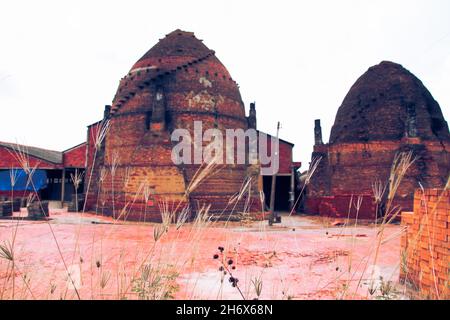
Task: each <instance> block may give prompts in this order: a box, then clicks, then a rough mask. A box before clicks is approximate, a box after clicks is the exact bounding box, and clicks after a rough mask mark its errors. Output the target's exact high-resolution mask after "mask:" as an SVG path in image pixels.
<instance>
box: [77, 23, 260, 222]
mask: <svg viewBox="0 0 450 320" xmlns="http://www.w3.org/2000/svg"><path fill="white" fill-rule="evenodd" d="M253 112H254V110H253ZM106 120H108V121H109V130H108V133H107V135H106V138H105V140H104V142H103V146H102V148H101V150H97V156H96V159H95V160H94V154H95V153H96V151H95V148H94V147H93V141H91V140H92V138H91V137H90V136H91V135H90V136H89V137H88V140H89V141H88V147H87V150H88V156H87V162H88V167H87V170H86V175H87V177H86V181H88V180H89V179H90V178H89V176H90V174H91V168H92V164H93V163H94V164H95V165H94V168H93V170H92V173H93V175H92V178H91V183H90V185H89V183H86V184H85V186H86V188H89V189H90V190H88V191H89V195H88V202H87V206H88V209H92V208H93V207H99V203H100V204H102V203H103V205H102V208H101V210H105V212H107V213H109V214H113V215H115V216H116V217H118V216H120V214H121V213H119V211H120V210H121V208H124V207H125V206H128V209H129V210H127V212H129V215H128V214H127V215H126V216H125V215H123V216H121V218H127V219H141V217H142V212H145V215H146V218H147V220H158V219H160V217H161V215H160V207H159V205H158V202H159V201H162V200H164V201H168V202H169V203H170V206H171V207H172V206H175V207H182V206H183V203H187V202H189V203H190V205H191V208H192V209H193V210H194V211H196V210H198V208H199V207H201V206H202V205H203V204H205V205H212V206H211V210H210V211H211V212H224V211H231V210H235V211H239V210H242V208H243V206H244V203H245V199H242V201H240V203H239V204H238V205H237V206H236V207H235V206H234V205H231V206H230V204H229V200H230V199H231V198H232V197H233V195H236V194H237V193H239V191H240V189H241V187H242V185H243V183H244V182H245V179H246V177H247V173H248V172H247V171H248V166H247V165H245V164H243V165H240V164H237V165H224V166H222V167H221V168H220V171H219V172H218V173H216V174H210V175H209V176H208V178H207V179H205V180H203V181H202V183H201V184H199V185H198V186H196V188H192V190H191V187H192V182H193V181H194V177H195V176H196V174H197V173H198V170H199V168H200V165H199V164H192V165H190V164H181V165H175V164H174V162H173V161H172V158H171V152H172V148H173V147H174V145H175V144H176V143H175V142H172V141H171V139H170V134H171V133H172V132H173V130H174V129H178V128H181V129H187V130H189V132H190V134H191V137H194V121H201V123H202V126H203V127H202V132H205V131H206V130H207V129H211V128H217V129H220V130H221V131H222V132H223V133H225V130H226V129H243V130H245V129H247V128H248V125H249V121H248V118H247V117H246V116H245V108H244V105H243V102H242V99H241V95H240V92H239V89H238V86H237V84H236V82H235V81H234V80H233V79H232V78H231V76H230V74H229V73H228V71H227V70H226V68H225V67H224V66H223V65H222V63H221V62H220V61H219V60H218V59H217V58H216V56H215V53H214V51H212V50H210V49H208V48H207V47H206V46H205V45H204V44H203V43H202V41H201V40H198V39H197V38H196V37H195V36H194V34H193V33H191V32H184V31H181V30H176V31H174V32H172V33H170V34H168V35H167V36H166V37H165V38H164V39H161V40H160V41H159V42H158V43H157V44H156V45H155V46H154V47H153V48H151V49H150V50H149V51H148V52H147V53H146V54H145V55H144V56H143V57H142V58H141V59H139V61H138V62H136V63H135V64H134V66H133V67H132V68H131V70H130V72H129V73H128V74H127V75H126V76H125V77H124V78H123V79H121V81H120V84H119V88H118V90H117V93H116V95H115V97H114V100H113V104H112V106H111V107H110V108H109V107H108V108H107V110H106V111H105V121H106ZM250 122H251V124H254V125H256V119H253V121H250ZM90 130H91V131H95V130H96V128H95V126H92V127H90ZM224 136H225V135H224ZM206 144H207V143H204V145H206ZM224 152H225V146H224ZM102 168H104V170H106V172H107V174H106V175H105V176H104V180H103V181H102V182H101V186H100V183H99V177H100V172H101V170H102ZM254 183H255V185H256V184H257V181H254ZM143 188H147V189H150V190H151V200H150V201H147V200H146V199H145V197H143ZM100 189H101V190H100ZM255 189H256V188H255ZM178 204H180V205H178Z"/></svg>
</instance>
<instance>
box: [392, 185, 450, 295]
mask: <svg viewBox="0 0 450 320" xmlns="http://www.w3.org/2000/svg"><path fill="white" fill-rule="evenodd" d="M449 224H450V190H446V191H443V190H439V189H428V190H425V193H423V192H422V191H421V190H418V191H416V193H415V195H414V212H403V213H402V225H403V226H405V227H406V231H405V233H404V234H403V236H402V240H401V250H402V253H401V261H402V266H401V269H400V280H401V281H406V282H408V283H410V284H412V285H413V286H414V287H415V288H417V289H419V290H420V291H421V294H422V295H423V296H424V297H427V298H433V299H438V298H439V299H448V298H449V297H450V295H449V275H450V268H449V264H450V259H449V257H450V254H449V253H450V252H449V251H450V247H449V240H450V231H449Z"/></svg>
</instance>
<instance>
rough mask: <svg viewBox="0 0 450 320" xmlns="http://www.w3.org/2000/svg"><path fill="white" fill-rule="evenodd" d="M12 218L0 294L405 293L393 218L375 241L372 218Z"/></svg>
mask: <svg viewBox="0 0 450 320" xmlns="http://www.w3.org/2000/svg"><path fill="white" fill-rule="evenodd" d="M17 217H18V216H17V214H16V220H5V219H4V220H0V243H2V244H3V245H6V246H10V244H11V241H12V238H13V234H14V232H15V230H17V234H16V237H15V241H14V246H13V248H14V249H13V251H14V261H15V263H14V276H13V273H12V272H11V262H10V261H8V260H7V259H4V258H0V295H1V299H11V298H12V297H13V296H14V298H15V299H165V298H169V299H171V298H174V299H244V298H245V299H255V298H257V297H259V298H260V299H403V298H406V297H407V296H406V295H405V292H406V291H405V290H406V289H405V288H404V286H403V285H401V284H400V283H399V281H398V278H399V268H400V261H401V254H400V235H401V226H399V225H388V226H386V228H385V229H384V231H383V234H382V239H381V241H379V240H378V239H379V238H377V233H379V232H380V227H379V226H375V225H374V224H369V223H363V222H362V224H358V225H355V221H354V220H350V221H348V222H347V221H345V220H341V221H335V220H327V219H324V218H320V217H311V216H292V217H289V216H283V218H282V223H281V224H277V225H274V226H273V227H269V226H268V225H267V221H264V222H263V221H258V222H255V221H248V222H229V223H226V222H213V223H209V224H208V223H197V224H195V223H185V224H184V225H182V226H179V225H178V226H177V225H176V224H173V225H171V226H170V227H169V229H168V230H161V227H160V226H161V225H159V224H153V223H145V224H144V223H136V222H134V223H132V222H118V221H114V220H112V219H110V218H106V217H99V216H96V215H94V214H73V213H67V212H64V211H62V210H60V211H58V210H56V211H54V212H52V213H51V218H50V220H49V221H29V220H26V219H23V220H21V219H17ZM159 234H162V235H161V236H160V238H159V239H158V240H157V241H155V238H158V235H159ZM378 243H379V244H380V246H379V250H378V252H379V253H378V257H377V258H376V259H375V255H376V253H375V252H376V251H377V250H376V248H377V246H378ZM219 247H223V251H221V250H219V249H218V248H219ZM230 260H231V261H230ZM375 260H376V261H375ZM229 263H231V264H229ZM226 270H228V271H229V272H231V273H232V276H233V278H237V279H238V281H237V282H235V284H236V286H233V281H232V282H230V279H229V278H230V275H229V273H227V274H226V275H225V272H226ZM68 272H69V273H70V275H71V276H70V277H69V276H68ZM13 278H14V281H12V280H13ZM13 289H14V290H13Z"/></svg>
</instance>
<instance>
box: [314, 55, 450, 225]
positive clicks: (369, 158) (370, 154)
mask: <svg viewBox="0 0 450 320" xmlns="http://www.w3.org/2000/svg"><path fill="white" fill-rule="evenodd" d="M404 151H412V152H413V154H414V156H415V157H417V161H415V162H414V164H413V166H412V167H411V168H410V169H409V171H408V173H407V175H406V177H405V179H404V180H403V182H402V184H401V186H400V188H399V190H398V192H397V196H396V204H397V205H400V206H401V207H402V208H403V209H404V210H407V211H411V210H412V208H413V197H414V190H415V189H416V188H419V183H420V184H422V186H424V187H425V188H440V187H443V186H444V185H445V182H446V180H447V178H448V176H449V173H450V162H449V160H450V158H449V157H450V154H449V152H450V135H449V129H448V125H447V122H446V121H445V119H444V117H443V114H442V111H441V108H440V107H439V104H438V103H437V102H436V101H435V100H434V99H433V97H432V95H431V94H430V92H429V91H428V90H427V89H426V88H425V86H424V85H423V84H422V82H421V81H420V80H419V79H418V78H416V77H415V76H414V75H413V74H412V73H410V72H409V71H408V70H406V69H405V68H403V67H402V66H401V65H399V64H395V63H392V62H382V63H380V64H379V65H376V66H374V67H371V68H370V69H369V70H368V71H367V72H366V73H365V74H363V75H362V76H361V77H360V78H359V79H358V80H357V81H356V83H355V84H354V85H353V87H352V88H351V89H350V91H349V93H348V94H347V96H346V97H345V99H344V101H343V103H342V105H341V107H340V108H339V110H338V112H337V115H336V120H335V123H334V125H333V127H332V130H331V136H330V140H329V143H328V144H324V143H323V142H322V133H321V127H320V120H316V126H315V146H314V152H313V155H312V156H313V158H314V157H322V161H321V163H320V165H319V168H318V170H317V172H316V174H315V175H314V176H313V179H312V181H311V185H310V186H309V187H308V193H307V200H306V203H305V209H306V211H307V212H308V213H314V214H317V213H319V214H321V215H328V216H342V217H346V216H347V215H348V213H349V207H350V206H349V203H350V199H351V197H352V195H353V199H355V200H356V197H358V196H363V202H362V206H361V208H360V210H359V217H360V218H373V217H374V215H375V211H376V210H375V205H374V198H373V192H372V184H373V183H374V182H375V181H376V180H379V181H381V182H383V183H387V181H388V178H389V172H390V168H391V165H392V162H393V160H394V157H395V155H396V154H397V153H399V152H404ZM350 215H351V216H355V215H356V208H355V206H354V205H352V206H351V209H350Z"/></svg>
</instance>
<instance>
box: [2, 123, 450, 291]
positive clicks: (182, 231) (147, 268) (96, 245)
mask: <svg viewBox="0 0 450 320" xmlns="http://www.w3.org/2000/svg"><path fill="white" fill-rule="evenodd" d="M108 128H109V123H104V124H102V125H101V127H100V130H99V132H98V133H97V135H96V136H95V137H94V141H95V146H96V152H95V155H96V154H97V149H98V148H100V147H101V143H102V141H103V139H104V137H105V135H106V132H107V130H108ZM18 150H19V151H16V152H15V157H16V159H17V161H18V162H19V163H21V164H22V167H23V169H24V171H25V172H27V173H28V174H29V176H30V177H32V174H33V172H34V171H35V170H36V167H30V165H29V159H28V158H27V152H26V150H22V149H18ZM111 159H112V160H111V163H112V165H111V166H110V167H109V171H108V169H106V168H101V170H100V175H99V181H98V186H99V187H98V191H97V207H98V203H99V201H102V200H99V199H100V198H101V197H100V195H101V194H102V192H103V191H102V186H103V184H104V182H105V181H106V177H107V175H108V174H110V175H111V176H112V177H113V179H112V180H111V181H112V184H113V183H114V182H113V181H114V177H115V176H116V174H117V172H118V171H117V168H118V167H119V164H120V159H119V157H118V156H117V154H116V155H114V154H112V155H111ZM92 161H93V164H95V161H96V160H95V156H94V158H93V160H92ZM320 161H321V159H320V158H317V159H313V161H312V162H311V165H310V168H309V170H308V173H307V175H306V179H305V182H304V184H303V186H302V189H301V192H300V195H299V196H298V197H297V199H296V201H295V205H294V208H295V207H296V206H297V204H298V203H299V201H300V198H301V196H302V195H303V193H304V191H305V189H306V187H307V185H308V184H309V183H310V182H311V178H312V177H313V175H314V173H315V172H316V170H317V168H318V166H319V164H320ZM414 161H415V160H414V159H413V157H412V154H411V153H407V154H401V155H399V156H397V157H396V158H395V160H394V162H393V165H392V169H391V173H390V177H389V182H388V184H386V185H384V184H382V183H381V182H380V181H376V182H374V184H373V193H374V199H375V202H376V204H377V209H376V210H377V213H376V214H377V218H379V219H376V221H375V222H376V225H375V228H377V230H378V232H377V237H376V241H374V242H373V244H372V246H371V249H370V252H369V254H368V255H367V256H366V257H364V258H363V259H362V260H360V261H358V260H356V259H355V257H353V256H352V254H349V255H348V256H347V257H346V267H345V269H346V272H345V273H343V274H345V275H347V276H348V277H347V279H345V280H344V281H343V284H342V286H341V290H339V291H338V293H337V295H336V298H338V299H351V298H355V297H356V296H357V292H356V291H357V290H358V289H357V288H358V287H359V285H360V284H361V283H362V282H363V280H364V279H365V277H366V276H367V274H368V273H370V272H371V271H370V266H371V265H376V264H377V260H378V258H379V252H380V248H381V247H382V245H383V244H384V243H386V242H388V241H391V240H393V239H395V238H396V237H398V236H400V235H401V234H400V233H399V234H398V235H397V234H395V235H393V236H391V237H390V238H385V237H384V231H385V228H386V227H387V225H389V223H391V222H392V221H393V219H395V217H396V216H397V215H398V214H399V213H400V208H398V207H396V206H394V205H393V203H394V199H395V195H396V192H397V190H398V188H399V186H400V184H401V181H402V179H403V177H404V176H405V174H406V172H407V170H408V169H409V168H410V166H411V165H412V163H413V162H414ZM92 167H93V165H92ZM221 169H222V167H221V166H220V165H219V164H218V162H216V161H211V162H210V163H209V164H204V165H202V166H201V167H200V168H199V169H198V171H197V172H196V173H195V175H194V178H193V179H192V181H191V183H190V184H189V185H188V187H187V188H186V192H185V195H184V197H185V198H188V197H189V195H190V194H191V193H192V192H193V191H194V190H196V188H198V186H200V185H201V184H202V183H203V182H204V181H205V180H207V179H208V178H210V177H212V176H213V175H215V174H217V172H219V171H220V170H221ZM11 172H12V173H11V182H12V185H13V182H15V179H16V177H17V175H16V173H15V172H14V171H11ZM92 173H93V172H92V170H91V172H90V174H89V175H88V177H86V178H87V181H88V184H87V192H86V195H85V197H86V198H85V200H86V199H87V196H88V193H89V188H90V185H91V179H92ZM130 174H131V170H130V169H129V168H125V170H124V174H123V177H122V178H123V183H124V184H127V183H128V181H129V179H130ZM82 178H83V176H82V175H81V174H80V173H78V172H75V174H74V175H72V176H71V180H72V182H73V184H74V186H75V190H77V189H78V186H79V184H80V183H81V181H82ZM29 182H30V183H32V179H31V178H30V179H29ZM252 185H253V181H252V178H251V177H249V178H247V179H246V180H245V181H243V183H242V185H241V189H240V191H239V192H238V193H236V194H235V195H233V196H232V197H230V199H229V201H228V206H227V208H226V209H224V211H223V212H222V213H221V215H224V214H225V212H226V210H227V211H229V212H228V213H227V215H229V216H231V214H233V213H234V212H235V210H236V207H237V204H238V203H239V202H240V201H243V199H244V198H245V199H246V203H245V205H244V212H243V214H244V215H245V214H248V213H249V212H248V211H249V208H250V203H249V202H248V201H249V199H250V198H251V197H250V195H251V194H252V193H253V192H252ZM448 185H449V183H448V184H447V186H446V188H448ZM112 190H113V191H112V192H113V199H114V185H112ZM37 195H38V193H37V192H36V190H35V192H34V193H32V194H31V195H30V197H31V198H33V199H29V200H34V201H40V199H39V197H38V196H37ZM154 195H155V190H154V188H153V187H152V186H150V185H149V184H148V183H142V184H141V185H140V186H139V188H138V190H137V192H136V193H135V195H134V196H133V197H131V198H130V199H127V201H126V204H125V205H124V206H123V207H122V208H116V207H115V205H114V203H113V204H112V205H113V212H114V217H115V218H117V219H116V220H115V221H114V222H113V223H111V224H110V225H108V226H105V227H104V228H102V230H101V232H100V233H99V234H97V231H94V232H93V234H92V242H91V254H90V256H91V261H86V262H85V263H88V264H89V265H90V268H91V276H90V279H89V283H90V291H91V292H90V294H89V295H88V296H81V295H80V293H79V292H78V290H77V288H76V286H75V279H72V278H71V273H70V272H69V269H68V265H67V262H66V260H65V258H64V255H63V254H62V249H61V247H60V246H59V243H58V239H57V237H56V235H55V233H54V231H53V228H52V224H51V223H50V222H48V221H47V222H46V224H48V226H49V229H50V231H51V235H52V238H53V241H54V243H55V245H56V247H57V250H58V253H59V259H60V260H61V263H62V264H63V266H64V269H65V272H66V276H67V279H68V280H69V282H70V283H71V284H72V285H73V287H74V292H75V297H76V298H78V299H172V298H173V297H174V296H175V294H176V292H177V291H178V290H179V286H178V282H177V281H178V278H179V276H180V273H181V270H184V269H185V268H187V267H189V268H194V266H195V264H196V262H197V260H198V257H199V256H201V255H202V254H204V253H202V252H201V251H200V250H201V243H202V242H203V241H205V232H206V230H208V229H209V228H211V227H215V226H216V225H217V224H218V222H216V221H212V220H211V219H210V213H209V211H210V206H206V205H204V206H201V207H200V208H199V210H198V212H197V213H196V215H195V218H194V220H193V221H191V222H189V217H190V216H191V214H192V212H191V209H190V207H189V206H187V205H186V204H185V202H183V201H181V200H179V201H178V202H177V201H173V200H171V199H165V198H159V200H158V202H157V205H158V207H159V211H160V214H161V221H162V222H161V223H160V224H154V225H153V229H152V232H153V238H152V239H153V241H152V242H151V243H147V244H146V245H144V246H143V247H142V248H139V250H136V253H135V256H134V257H132V260H133V261H134V264H133V265H132V266H131V269H130V265H129V263H128V261H129V259H131V258H130V257H127V253H126V249H124V251H123V253H122V254H120V255H118V256H116V257H115V259H117V261H116V262H117V263H116V266H117V268H116V269H114V270H113V269H107V268H106V267H105V265H106V263H105V261H104V255H105V252H104V251H103V250H104V249H103V241H105V239H109V238H111V236H112V235H113V234H114V233H115V232H117V228H116V227H117V225H118V224H119V223H120V222H119V221H120V220H127V217H128V215H129V214H130V212H131V210H132V209H131V208H132V207H133V204H134V203H135V202H136V201H137V200H138V199H142V201H144V202H145V204H147V203H148V202H149V200H150V199H151V198H152V197H153V196H154ZM259 200H260V202H261V208H262V209H264V203H265V201H264V200H265V199H264V194H263V193H260V199H259ZM103 201H104V200H103ZM383 201H386V212H385V215H384V216H383V217H379V216H378V210H379V205H381V203H382V202H383ZM113 202H114V200H113ZM84 203H85V204H86V201H85V202H84ZM361 205H362V198H361V197H357V198H356V199H351V201H350V203H349V215H348V217H347V220H346V222H345V224H344V225H343V226H342V227H341V228H342V229H341V230H342V232H344V231H345V230H346V229H347V228H349V227H353V228H356V225H357V223H358V214H359V211H360V209H361ZM102 207H104V204H103V206H102ZM352 207H353V208H355V209H356V212H357V213H356V219H354V220H350V209H351V208H352ZM229 208H230V209H229ZM85 209H86V207H85V205H84V207H83V210H82V212H81V213H80V217H81V216H82V214H83V213H84V212H85ZM96 210H97V209H96ZM146 210H147V209H146V207H145V208H144V211H143V212H142V214H143V217H144V218H143V222H146V221H145V219H146V216H147V212H146ZM230 212H231V214H230ZM293 213H294V209H293V210H292V211H291V212H290V215H292V214H293ZM96 214H102V213H101V212H97V211H96ZM429 216H430V217H432V216H433V214H432V213H431V214H430V215H429ZM427 218H428V215H427ZM378 220H379V224H378V223H377V221H378ZM19 221H20V219H18V221H17V225H16V226H15V230H14V232H13V234H12V237H11V241H10V242H5V243H3V244H0V260H4V261H6V262H7V263H8V268H7V277H6V278H5V281H4V282H3V283H2V284H1V285H0V286H1V287H0V299H17V298H24V299H25V298H31V299H36V297H35V295H34V294H33V291H32V289H31V285H30V284H31V283H32V279H31V278H30V276H29V275H27V273H26V272H19V274H20V275H21V276H20V278H21V282H22V286H21V287H20V288H18V286H17V284H16V283H15V278H16V275H15V271H14V270H16V271H17V270H21V269H20V267H21V266H20V265H19V264H18V263H17V262H16V260H15V238H16V234H17V230H18V228H19V227H20V223H19ZM424 222H425V221H424ZM243 223H244V222H243ZM424 224H425V223H424ZM258 225H259V227H258V228H259V233H260V234H261V238H262V241H263V242H264V244H265V246H266V250H265V252H271V253H272V254H271V255H265V256H264V259H266V264H267V266H271V267H273V268H279V266H273V264H272V262H271V260H272V259H275V258H276V256H277V249H278V243H277V241H273V240H269V238H268V232H269V231H270V229H269V227H267V223H266V222H265V221H262V222H261V223H259V224H258ZM220 226H221V227H222V228H223V227H225V228H226V227H227V226H228V221H226V223H225V225H223V224H222V225H220ZM77 227H78V228H77V231H76V235H75V237H76V242H75V247H74V248H73V252H74V253H73V256H72V259H71V262H72V264H74V263H75V262H76V261H80V260H83V255H86V253H84V254H83V252H82V251H81V249H80V246H79V236H80V231H81V228H82V227H83V226H82V224H81V223H79V225H78V226H77ZM288 227H291V228H295V227H294V226H289V225H288ZM352 230H353V229H352ZM425 231H426V230H425ZM186 234H187V235H186ZM232 236H233V235H230V236H229V237H232ZM354 236H355V235H354V234H353V231H352V241H351V242H350V243H349V245H348V246H349V247H348V251H349V252H352V247H353V246H354V239H355V237H354ZM181 237H183V241H184V242H185V243H187V244H188V245H187V247H188V248H189V250H187V251H186V252H183V254H180V253H179V252H180V250H179V248H178V246H179V241H178V240H179V239H181ZM166 238H167V239H166ZM166 240H167V241H166ZM292 240H293V241H292V245H294V246H295V247H299V246H301V244H300V243H299V242H298V241H297V240H298V239H297V237H296V236H295V234H294V235H293V239H292ZM239 243H240V241H239ZM222 245H223V246H224V247H225V249H224V250H225V253H224V257H228V256H233V255H234V256H235V260H238V257H239V252H238V250H239V249H236V248H234V249H231V248H230V246H229V243H228V241H226V243H225V244H222ZM335 258H336V257H335ZM404 259H405V257H402V258H399V260H400V261H399V266H400V265H401V261H402V260H404ZM222 267H223V269H224V270H225V271H226V272H227V275H225V274H223V275H222V276H221V279H220V281H221V283H220V287H221V290H222V289H223V286H225V285H228V284H227V282H226V281H225V280H226V279H227V278H230V277H231V278H234V279H235V277H234V276H233V270H231V269H230V268H229V265H228V264H227V261H226V259H225V260H222ZM360 267H363V269H364V272H363V273H362V274H359V273H358V271H357V270H359V269H360ZM240 271H241V272H244V271H245V270H240ZM343 274H341V275H339V276H337V277H336V278H335V279H333V281H331V282H330V283H327V284H325V286H323V285H319V284H318V285H317V286H318V287H319V286H320V287H321V288H322V289H326V288H327V287H329V286H330V285H331V286H334V287H336V286H339V283H341V282H339V281H340V280H341V277H342V276H343ZM371 276H372V277H371ZM191 277H192V278H189V279H185V282H186V283H187V287H188V288H189V289H187V290H186V291H187V293H186V297H187V298H195V290H196V287H197V285H198V283H199V276H198V275H197V276H196V275H194V274H193V273H192V276H191ZM246 279H247V280H246V281H244V282H243V283H240V284H237V282H233V281H232V282H230V283H231V285H233V284H234V285H233V287H234V288H235V289H236V290H237V291H238V292H239V294H240V296H241V297H242V298H243V299H252V298H256V299H259V298H260V297H261V296H262V295H263V294H264V291H265V290H269V289H268V286H267V285H265V283H266V281H265V279H264V272H261V273H260V274H258V275H249V276H248V277H246ZM369 279H372V283H371V285H369V287H368V290H367V296H368V297H378V298H385V299H390V298H393V297H395V295H393V292H394V291H395V289H394V287H393V284H392V281H391V279H387V280H385V279H382V280H380V281H379V283H378V284H375V282H374V281H373V280H374V279H373V274H369ZM113 280H114V281H113ZM10 283H11V284H10ZM354 283H356V284H357V285H356V286H353V284H354ZM113 284H115V286H116V288H115V289H114V290H113V291H114V292H115V294H114V295H110V292H111V289H112V288H111V286H112V285H113ZM290 286H291V284H290V283H289V281H286V279H285V276H284V275H283V271H282V270H281V269H279V283H278V284H277V286H276V287H277V288H278V289H277V291H278V292H274V297H279V296H280V295H281V297H282V298H283V299H291V298H292V295H291V294H290V291H291V290H290ZM48 287H49V289H48V295H47V298H49V299H55V298H62V299H68V298H70V295H69V292H68V291H69V290H68V288H65V289H64V290H62V291H61V289H60V288H58V287H57V285H56V284H55V283H53V282H51V283H49V284H48ZM352 288H356V290H355V291H354V292H353V291H352ZM58 291H59V292H60V295H59V296H57V292H58ZM8 292H11V295H7V293H8ZM105 292H108V294H106V293H105ZM217 297H218V298H221V297H222V293H221V291H219V293H218V296H217Z"/></svg>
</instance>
